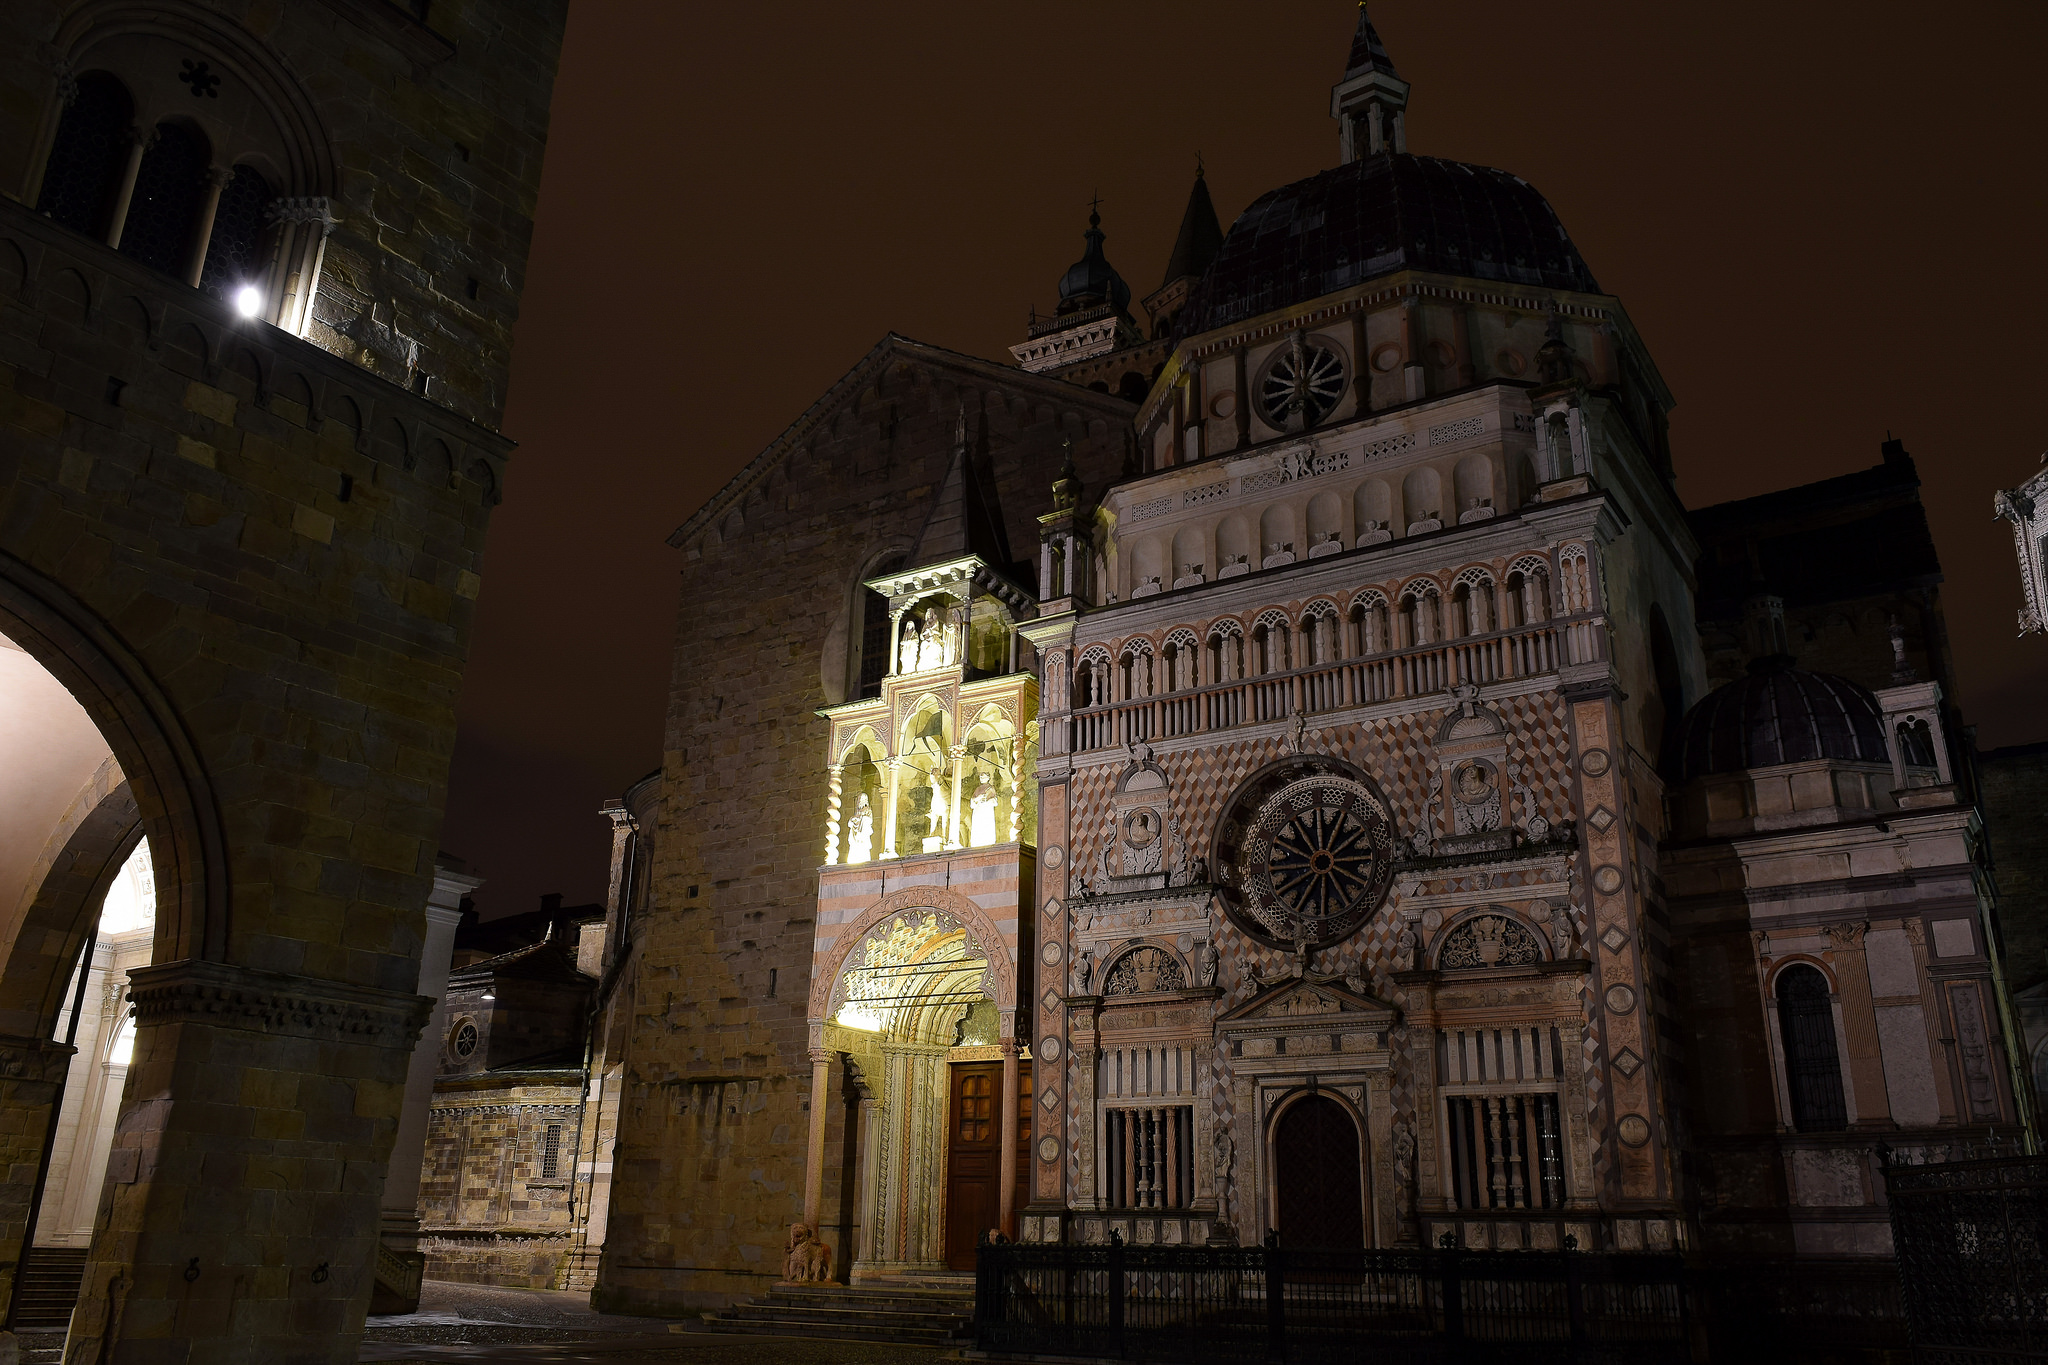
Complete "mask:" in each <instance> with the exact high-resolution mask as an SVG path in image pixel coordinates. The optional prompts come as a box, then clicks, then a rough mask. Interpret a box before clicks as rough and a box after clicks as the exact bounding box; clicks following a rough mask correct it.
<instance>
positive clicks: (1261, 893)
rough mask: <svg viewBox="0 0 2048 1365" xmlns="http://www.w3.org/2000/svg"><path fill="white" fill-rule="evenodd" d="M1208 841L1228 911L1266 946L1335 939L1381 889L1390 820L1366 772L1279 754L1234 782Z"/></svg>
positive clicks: (1388, 877) (1354, 928)
mask: <svg viewBox="0 0 2048 1365" xmlns="http://www.w3.org/2000/svg"><path fill="white" fill-rule="evenodd" d="M1221 836H1222V837H1221V838H1220V839H1219V841H1218V845H1219V846H1218V848H1217V853H1218V855H1219V857H1218V860H1217V861H1218V864H1219V866H1220V869H1221V871H1222V876H1223V882H1224V887H1225V890H1226V892H1227V896H1226V899H1227V901H1228V902H1229V908H1230V914H1231V918H1232V919H1233V920H1234V921H1235V922H1236V923H1237V925H1238V927H1239V928H1241V929H1243V930H1245V931H1246V932H1247V933H1249V934H1251V935H1252V936H1253V937H1254V938H1258V939H1261V940H1263V941H1265V942H1266V943H1270V944H1274V945H1276V946H1294V945H1296V944H1299V943H1301V942H1303V941H1306V942H1307V943H1308V944H1309V946H1311V947H1321V946H1323V945H1325V944H1330V943H1336V942H1338V941H1339V940H1342V939H1345V938H1348V937H1350V936H1351V935H1352V934H1354V933H1356V932H1358V930H1359V929H1360V928H1362V927H1363V926H1364V925H1365V923H1366V921H1367V920H1369V919H1371V918H1372V915H1373V913H1374V912H1375V911H1376V910H1378V909H1379V907H1380V903H1381V902H1382V901H1384V900H1385V899H1386V895H1387V888H1388V884H1389V883H1390V882H1391V881H1392V880H1393V872H1394V826H1393V822H1392V821H1391V820H1390V819H1389V818H1388V813H1387V807H1386V801H1385V798H1383V797H1382V796H1381V795H1380V794H1379V792H1378V790H1377V789H1376V788H1375V787H1373V786H1372V785H1371V783H1370V782H1369V781H1366V780H1363V779H1362V778H1361V777H1354V776H1351V775H1349V774H1347V773H1342V772H1337V771H1331V770H1329V769H1328V768H1325V769H1324V770H1323V771H1315V770H1314V767H1313V766H1311V765H1306V764H1304V765H1299V766H1297V765H1294V764H1279V765H1276V766H1275V767H1274V768H1273V769H1271V770H1268V771H1267V772H1266V773H1265V774H1263V775H1262V776H1261V777H1260V778H1257V779H1254V781H1253V782H1251V783H1250V784H1249V785H1248V786H1247V788H1246V789H1244V790H1242V791H1241V792H1240V793H1239V795H1238V798H1237V800H1236V801H1235V802H1233V803H1232V809H1231V811H1230V812H1229V813H1228V815H1226V817H1225V819H1224V821H1223V826H1222V831H1221Z"/></svg>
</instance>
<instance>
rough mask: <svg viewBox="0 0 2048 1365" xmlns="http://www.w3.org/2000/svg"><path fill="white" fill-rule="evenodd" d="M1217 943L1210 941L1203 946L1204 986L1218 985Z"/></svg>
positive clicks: (1202, 971)
mask: <svg viewBox="0 0 2048 1365" xmlns="http://www.w3.org/2000/svg"><path fill="white" fill-rule="evenodd" d="M1216 965H1217V960H1216V943H1215V940H1213V939H1212V940H1210V941H1209V942H1207V943H1204V944H1203V945H1202V965H1201V969H1200V970H1201V982H1202V984H1203V985H1204V986H1213V985H1215V984H1216Z"/></svg>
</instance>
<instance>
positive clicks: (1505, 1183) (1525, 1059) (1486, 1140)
mask: <svg viewBox="0 0 2048 1365" xmlns="http://www.w3.org/2000/svg"><path fill="white" fill-rule="evenodd" d="M1437 1059H1438V1063H1437V1066H1438V1076H1437V1083H1438V1085H1439V1087H1440V1088H1441V1089H1442V1091H1443V1093H1444V1145H1445V1148H1446V1149H1447V1155H1448V1157H1449V1163H1448V1165H1449V1171H1450V1177H1451V1180H1450V1191H1449V1193H1450V1199H1451V1205H1452V1207H1453V1208H1457V1209H1472V1210H1478V1209H1484V1210H1500V1211H1514V1210H1538V1209H1559V1208H1563V1207H1564V1202H1565V1194H1566V1190H1565V1174H1564V1170H1565V1151H1564V1123H1563V1110H1562V1107H1561V1106H1560V1104H1559V1102H1558V1088H1559V1083H1560V1081H1559V1078H1560V1074H1561V1072H1562V1070H1563V1064H1564V1047H1563V1043H1562V1041H1561V1039H1560V1038H1559V1036H1558V1032H1557V1030H1556V1029H1554V1028H1549V1027H1530V1028H1505V1029H1502V1028H1488V1029H1450V1030H1441V1031H1439V1032H1438V1034H1437Z"/></svg>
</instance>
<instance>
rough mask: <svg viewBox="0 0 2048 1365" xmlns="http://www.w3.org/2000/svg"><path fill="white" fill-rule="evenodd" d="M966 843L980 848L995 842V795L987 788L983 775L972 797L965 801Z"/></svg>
mask: <svg viewBox="0 0 2048 1365" xmlns="http://www.w3.org/2000/svg"><path fill="white" fill-rule="evenodd" d="M967 807H968V817H967V842H968V845H969V846H970V847H973V848H981V847H983V846H985V845H988V844H993V843H995V842H996V793H995V788H993V787H991V786H989V784H988V778H987V776H986V775H984V776H983V777H982V779H981V785H980V786H978V787H976V788H975V789H974V795H973V796H971V797H969V798H968V799H967Z"/></svg>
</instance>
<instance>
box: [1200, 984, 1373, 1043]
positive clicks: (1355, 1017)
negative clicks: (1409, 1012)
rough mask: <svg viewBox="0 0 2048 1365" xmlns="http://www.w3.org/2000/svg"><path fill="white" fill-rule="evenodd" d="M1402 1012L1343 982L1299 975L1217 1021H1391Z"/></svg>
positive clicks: (1226, 1026) (1222, 1026)
mask: <svg viewBox="0 0 2048 1365" xmlns="http://www.w3.org/2000/svg"><path fill="white" fill-rule="evenodd" d="M1399 1015H1400V1011H1399V1010H1397V1009H1396V1008H1395V1007H1394V1006H1392V1005H1389V1004H1388V1003H1387V1002H1386V1001H1384V1000H1381V999H1379V998H1378V997H1376V996H1372V995H1366V994H1362V993H1360V992H1357V991H1354V990H1352V989H1350V988H1349V987H1348V986H1346V985H1344V984H1343V983H1342V982H1340V981H1336V980H1330V981H1316V980H1307V979H1303V978H1299V977H1297V978H1295V979H1294V980H1292V981H1283V982H1280V983H1279V984H1277V985H1273V986H1268V987H1267V988H1266V989H1264V990H1262V991H1260V992H1259V993H1258V994H1257V995H1255V996H1253V997H1252V998H1251V999H1249V1000H1247V1001H1245V1002H1244V1003H1243V1004H1241V1005H1239V1006H1238V1007H1237V1008H1235V1009H1233V1010H1231V1011H1230V1012H1229V1013H1227V1014H1225V1015H1223V1017H1222V1018H1220V1019H1218V1020H1217V1021H1216V1026H1217V1028H1218V1029H1221V1030H1228V1029H1229V1028H1230V1027H1231V1026H1232V1025H1233V1024H1291V1023H1296V1022H1302V1023H1307V1022H1311V1021H1314V1020H1318V1019H1321V1020H1329V1019H1337V1018H1341V1017H1344V1016H1350V1018H1349V1019H1347V1020H1346V1022H1359V1023H1363V1022H1365V1021H1366V1020H1368V1019H1370V1020H1372V1021H1374V1022H1381V1023H1388V1024H1391V1023H1392V1022H1393V1021H1394V1020H1395V1019H1396V1018H1398V1017H1399Z"/></svg>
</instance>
